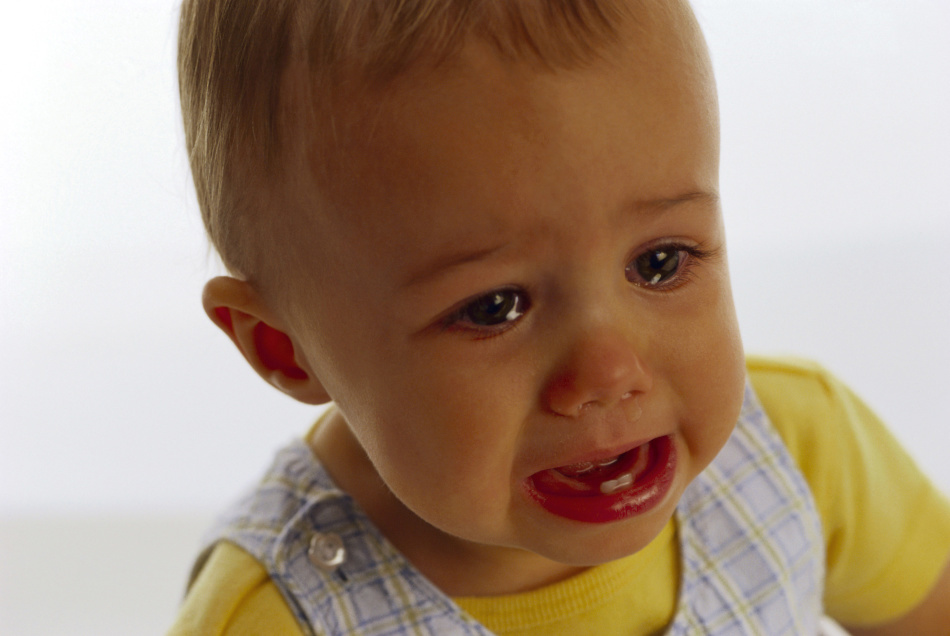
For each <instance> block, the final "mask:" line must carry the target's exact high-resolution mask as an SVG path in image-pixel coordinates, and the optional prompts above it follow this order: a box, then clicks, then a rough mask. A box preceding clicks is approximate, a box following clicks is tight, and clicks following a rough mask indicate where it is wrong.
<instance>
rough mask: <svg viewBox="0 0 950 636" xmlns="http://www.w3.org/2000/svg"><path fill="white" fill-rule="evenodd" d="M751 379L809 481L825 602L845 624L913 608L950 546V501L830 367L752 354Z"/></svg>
mask: <svg viewBox="0 0 950 636" xmlns="http://www.w3.org/2000/svg"><path fill="white" fill-rule="evenodd" d="M747 369H748V375H749V380H750V382H751V384H752V387H753V388H754V390H755V392H756V394H757V396H758V398H759V401H760V402H761V403H762V407H763V409H764V411H765V412H766V414H767V415H768V417H769V420H770V421H771V422H772V425H773V426H774V427H775V429H776V430H777V432H778V434H779V436H780V437H781V438H782V440H783V442H784V443H785V445H786V446H787V447H788V450H789V453H790V454H791V456H792V457H793V458H794V459H795V461H796V463H797V465H798V467H799V469H800V470H801V472H802V474H803V475H804V477H805V480H806V481H807V482H808V486H809V488H810V489H811V491H812V494H813V495H814V498H815V502H816V505H817V507H818V512H819V515H820V517H821V522H822V531H823V534H824V538H825V545H826V560H827V574H826V581H825V603H826V607H827V609H828V612H829V613H830V614H831V615H833V616H835V618H838V619H839V620H842V622H847V623H854V624H862V623H865V624H866V623H875V622H883V621H886V620H892V619H894V618H896V617H898V616H900V615H902V614H903V613H904V612H906V611H907V610H908V609H909V608H911V607H913V606H914V605H915V604H916V603H917V602H919V600H920V599H921V598H923V596H924V595H925V594H926V592H927V590H928V586H930V585H931V584H932V583H933V581H934V580H935V579H936V577H937V576H938V575H939V573H940V568H941V565H942V564H943V562H944V560H945V558H946V554H947V550H948V548H950V507H948V503H947V500H946V499H945V498H944V497H943V496H942V494H941V493H940V491H939V490H938V489H936V488H935V487H934V486H933V484H932V483H931V482H930V481H929V480H928V479H927V477H926V475H924V474H923V473H922V472H921V471H920V470H919V468H918V467H917V465H916V463H915V462H914V460H913V458H912V457H910V455H908V453H907V452H906V451H905V450H904V449H903V448H902V446H901V445H900V443H898V441H897V440H896V439H895V438H894V437H893V435H892V434H891V433H890V431H889V430H888V429H887V427H886V426H885V425H884V423H883V422H881V420H880V419H879V418H878V417H877V415H876V414H875V413H874V412H873V410H872V409H871V408H869V407H868V406H867V404H866V403H865V402H864V401H863V400H862V399H861V398H860V397H858V396H857V395H856V394H855V393H854V392H853V391H851V389H850V388H848V387H847V385H845V384H844V383H843V382H842V381H841V380H839V379H838V378H836V377H835V376H834V375H833V374H831V373H830V372H829V371H828V370H827V369H825V368H823V367H822V366H821V365H819V364H817V363H815V362H811V361H808V360H801V359H794V358H781V359H778V358H764V357H749V358H748V360H747Z"/></svg>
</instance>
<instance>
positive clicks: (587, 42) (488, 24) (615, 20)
mask: <svg viewBox="0 0 950 636" xmlns="http://www.w3.org/2000/svg"><path fill="white" fill-rule="evenodd" d="M623 4H624V3H623V2H622V0H311V1H310V2H305V1H303V0H258V1H256V2H255V1H252V0H184V2H183V4H182V10H181V21H180V25H179V48H178V72H179V89H180V93H181V106H182V114H183V119H184V126H185V140H186V145H187V149H188V155H189V159H190V163H191V169H192V175H193V177H194V182H195V188H196V191H197V195H198V203H199V206H200V208H201V214H202V218H203V221H204V224H205V229H206V230H207V233H208V236H209V237H210V240H211V242H212V244H213V245H214V246H215V248H216V249H217V251H218V253H219V254H220V255H221V258H222V260H223V261H224V263H225V265H226V266H227V267H228V269H229V270H231V271H232V272H234V273H239V274H242V275H245V276H247V277H249V278H250V277H254V276H256V275H261V272H259V271H257V270H260V269H261V268H262V267H266V266H267V259H266V258H265V257H266V256H267V253H268V252H270V251H272V250H273V249H274V248H276V247H278V246H276V245H267V244H266V235H267V232H266V231H264V230H263V229H262V228H263V227H264V226H262V225H261V224H260V219H259V217H260V216H261V215H260V214H259V213H257V210H256V209H255V208H257V207H258V204H259V201H256V200H255V195H254V194H253V193H252V192H251V191H250V190H251V188H249V187H248V186H249V184H252V183H255V182H257V183H260V182H267V181H269V180H272V179H274V178H276V177H277V175H278V172H279V170H280V167H281V166H280V161H279V160H280V157H281V152H282V144H283V141H284V140H283V137H286V130H285V126H286V125H287V124H288V122H287V119H288V117H287V104H286V102H287V101H288V100H287V99H286V95H285V94H284V93H285V92H286V91H285V87H286V82H285V81H284V80H285V74H286V71H287V69H288V67H289V66H290V64H291V62H292V60H296V59H303V60H304V61H305V64H306V67H307V69H308V71H309V74H310V77H311V78H313V79H312V81H311V84H314V83H318V84H320V85H321V86H333V85H337V84H339V83H341V82H344V81H354V80H356V81H359V82H364V83H369V84H373V83H377V84H378V83H381V82H383V83H384V82H387V81H389V80H391V79H393V78H395V77H397V76H398V75H400V74H401V73H403V72H404V71H406V70H407V69H409V68H410V67H413V66H417V65H419V64H421V63H429V64H432V65H437V64H438V63H440V62H441V61H443V60H445V59H447V58H448V57H450V56H451V54H452V53H453V52H454V51H456V50H457V49H458V48H459V47H460V46H461V45H462V43H463V42H464V40H465V39H466V38H467V37H477V38H480V39H482V40H484V41H487V42H489V43H491V44H492V45H493V46H494V47H495V48H496V49H497V51H498V52H499V53H500V54H501V55H503V56H508V57H512V58H518V59H528V60H531V61H533V62H536V63H540V64H541V65H542V66H547V67H549V68H560V67H567V66H571V65H575V64H578V63H583V62H585V61H588V60H591V59H593V58H595V57H596V56H597V53H598V51H600V50H602V49H603V48H604V46H605V44H606V43H608V42H610V41H613V40H614V39H615V38H616V33H617V26H618V25H619V23H620V22H621V18H622V16H623V14H624V11H623ZM311 92H312V93H315V94H316V95H317V98H319V93H320V88H319V87H317V88H316V89H315V90H314V89H312V90H311ZM268 222H269V221H268ZM262 241H263V244H262Z"/></svg>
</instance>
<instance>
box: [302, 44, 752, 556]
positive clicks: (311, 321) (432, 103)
mask: <svg viewBox="0 0 950 636" xmlns="http://www.w3.org/2000/svg"><path fill="white" fill-rule="evenodd" d="M687 39H688V38H687ZM657 40H658V41H653V42H643V43H642V44H641V45H640V49H639V50H634V49H631V50H627V51H620V52H617V51H615V52H613V53H611V54H610V58H611V63H603V62H599V63H597V64H595V65H594V66H592V67H589V68H584V69H582V70H576V71H570V72H568V71H558V72H539V71H537V70H536V69H531V68H529V67H527V66H512V65H511V63H505V62H503V61H501V60H499V59H498V58H497V57H496V56H495V54H494V53H493V52H492V51H491V50H489V49H488V48H487V47H485V46H483V45H480V44H477V43H472V44H469V45H468V46H467V47H466V48H465V49H464V51H463V52H462V55H461V58H460V60H459V61H458V64H457V65H455V66H453V67H452V69H451V70H446V71H445V72H444V74H443V75H437V74H427V75H425V76H424V77H419V78H415V79H411V80H410V79H407V80H404V81H400V83H399V84H398V85H397V86H396V87H395V88H394V89H393V90H392V91H390V92H388V93H387V94H386V95H385V96H382V97H379V103H380V104H381V105H380V108H379V112H378V113H374V115H373V116H372V117H366V118H364V119H362V120H356V119H351V120H349V124H347V123H346V122H344V123H342V124H341V128H340V130H341V131H343V133H342V134H344V135H345V134H350V133H353V134H354V137H353V139H352V140H351V141H352V145H351V147H350V149H349V151H347V152H346V154H345V156H341V157H340V158H341V165H344V166H346V170H345V171H341V172H340V173H339V174H338V175H336V177H335V178H331V179H330V183H329V184H324V187H323V188H322V189H321V190H320V192H321V193H320V195H319V196H318V195H316V194H315V193H316V192H317V190H318V188H316V186H313V187H312V188H308V187H305V186H300V190H299V191H298V192H296V193H294V195H295V197H296V200H297V201H298V202H305V201H306V202H308V203H307V205H314V206H317V207H320V208H321V212H320V213H319V214H314V215H313V218H312V219H309V220H308V221H307V224H305V226H304V227H302V228H301V229H300V231H299V233H298V235H299V237H300V240H301V241H302V242H303V243H302V245H304V249H301V250H300V252H301V254H303V257H302V259H303V260H302V262H303V263H304V264H305V265H304V270H305V271H300V272H298V273H297V274H296V275H295V276H296V278H295V280H296V285H297V288H296V290H295V291H296V293H297V294H298V298H299V305H300V307H301V309H302V311H301V312H299V317H298V319H296V321H295V322H294V326H293V334H292V335H293V337H294V339H295V342H296V344H297V346H298V352H297V354H298V356H303V357H305V358H306V360H307V363H308V365H309V366H310V367H311V368H312V369H313V371H314V373H315V374H316V375H317V376H318V377H319V379H320V380H321V381H322V382H323V384H324V386H325V387H326V389H327V390H328V391H329V392H330V394H331V395H332V397H333V398H334V399H335V400H336V402H337V404H338V405H339V407H340V409H341V412H342V414H343V416H344V417H345V422H346V424H347V425H346V426H343V424H342V423H339V424H338V425H337V426H338V429H339V430H336V431H335V432H334V433H333V434H332V435H325V436H323V438H322V439H321V440H318V442H317V444H316V447H317V452H318V454H320V455H321V456H322V457H323V458H324V460H325V461H326V463H327V464H328V466H329V468H330V470H331V472H332V473H333V474H334V477H335V478H336V479H337V480H338V481H339V482H341V484H342V485H344V486H345V487H348V488H350V489H351V490H353V491H355V492H354V494H355V495H356V497H357V499H358V500H361V502H362V503H363V504H364V506H366V507H367V508H368V509H369V512H370V515H371V516H373V517H374V518H375V519H376V520H377V522H378V523H379V524H380V525H381V526H383V528H384V530H386V529H387V528H400V527H422V528H428V530H424V531H422V532H429V533H431V534H432V536H430V537H424V536H422V535H419V536H418V537H417V538H415V539H414V538H412V537H409V538H406V537H403V538H402V541H403V543H404V545H400V546H399V547H403V548H404V549H405V550H406V551H408V552H411V551H412V546H411V545H409V546H407V545H405V544H411V543H412V542H414V541H420V542H421V541H429V540H431V539H432V538H433V537H435V536H436V535H437V536H438V538H439V539H441V540H442V541H443V543H442V544H440V545H446V544H447V545H453V541H454V542H457V547H458V549H459V551H460V552H461V551H463V546H464V550H468V551H469V552H470V551H471V550H472V549H473V546H474V547H478V548H481V549H486V550H494V549H498V548H506V549H507V548H516V549H520V550H526V551H530V552H532V553H534V554H537V555H541V556H542V557H543V558H545V559H550V560H552V561H557V562H560V563H571V564H593V563H598V562H603V561H606V560H609V559H613V558H617V557H619V556H622V555H626V554H630V553H632V552H634V551H637V550H639V549H640V548H642V547H644V546H645V545H646V544H647V543H648V542H649V541H650V540H651V539H652V538H653V537H654V536H655V535H656V534H657V533H658V532H659V531H660V529H662V527H663V526H664V525H665V524H666V522H667V521H668V520H669V518H670V516H671V515H672V513H673V511H674V508H675V506H676V503H677V500H678V499H679V497H680V494H681V493H682V492H683V489H684V488H685V487H686V486H687V484H688V483H689V482H690V481H691V480H692V479H693V478H694V477H696V475H697V474H698V473H699V472H700V471H701V470H702V469H703V468H704V467H705V466H706V465H707V464H708V463H709V462H710V461H711V460H712V458H713V457H714V456H715V455H716V453H717V452H718V451H719V450H720V448H721V447H722V445H723V444H724V443H725V441H726V439H727V437H728V436H729V434H730V432H731V430H732V428H733V425H734V422H735V420H736V418H737V415H738V412H739V408H740V405H741V399H742V386H743V379H744V367H743V358H742V348H741V344H740V340H739V333H738V329H737V324H736V318H735V313H734V309H733V302H732V297H731V292H730V286H729V277H728V273H727V266H726V254H725V247H726V246H725V239H724V236H723V226H722V220H721V214H720V207H719V200H718V197H717V192H718V129H717V120H716V103H715V91H714V88H713V86H712V83H711V78H710V75H709V72H708V69H707V68H706V67H705V63H704V59H705V58H704V57H703V56H702V55H697V54H695V51H693V52H692V53H690V52H688V51H684V50H680V49H679V48H677V47H680V46H683V45H682V44H678V43H677V41H676V38H674V37H671V36H668V35H667V36H662V37H659V36H658V38H657ZM692 46H694V47H701V44H699V43H698V42H695V41H694V42H693V43H692ZM697 50H698V49H697ZM364 106H365V105H359V104H357V105H354V108H355V110H359V109H361V108H363V107H364ZM343 118H344V119H345V118H346V115H344V116H343ZM346 131H349V132H346ZM354 131H355V132H354ZM341 422H342V420H341ZM331 426H332V424H331ZM344 457H345V458H347V459H346V461H342V460H341V459H340V458H344ZM376 474H378V475H379V477H381V481H379V480H374V479H373V478H371V477H369V475H376ZM374 484H384V485H385V489H387V492H389V493H391V494H392V495H394V496H395V499H392V500H391V501H390V503H389V504H385V505H384V504H383V503H380V502H381V501H383V500H384V499H385V497H382V498H380V497H378V496H377V495H379V493H378V492H377V493H375V494H373V489H374V488H377V486H374ZM393 502H395V503H393ZM420 519H421V520H422V521H424V522H426V523H425V524H419V523H418V521H419V520H420ZM449 552H451V550H449Z"/></svg>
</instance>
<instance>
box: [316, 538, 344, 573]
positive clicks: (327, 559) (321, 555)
mask: <svg viewBox="0 0 950 636" xmlns="http://www.w3.org/2000/svg"><path fill="white" fill-rule="evenodd" d="M307 557H309V559H310V562H311V563H313V564H314V565H315V566H317V567H318V568H320V569H321V570H326V571H327V572H333V571H334V570H336V569H337V568H338V567H340V566H341V565H343V562H344V561H346V548H345V547H344V546H343V539H341V538H340V536H339V535H337V534H333V533H332V532H328V533H327V534H322V533H319V532H318V533H316V534H315V535H313V538H312V539H310V548H309V549H308V550H307Z"/></svg>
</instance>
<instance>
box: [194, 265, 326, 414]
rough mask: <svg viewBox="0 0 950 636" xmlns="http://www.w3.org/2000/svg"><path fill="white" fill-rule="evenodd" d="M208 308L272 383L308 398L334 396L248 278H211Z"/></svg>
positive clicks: (312, 401) (313, 400)
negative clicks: (329, 393)
mask: <svg viewBox="0 0 950 636" xmlns="http://www.w3.org/2000/svg"><path fill="white" fill-rule="evenodd" d="M201 303H202V305H204V310H205V313H206V314H208V317H209V318H211V321H212V322H213V323H214V324H216V325H217V326H218V327H219V328H220V329H221V331H223V332H224V333H225V334H227V336H228V337H229V338H230V339H231V341H232V342H233V343H234V344H235V346H236V347H237V348H238V350H239V351H240V352H241V354H242V355H243V356H244V358H245V359H246V360H247V362H248V364H250V365H251V367H253V369H254V370H255V371H257V373H258V374H259V375H260V376H261V377H262V378H264V379H265V380H266V381H267V382H268V383H269V384H271V385H272V386H274V387H276V388H277V389H278V390H280V391H283V392H284V393H286V394H287V395H289V396H291V397H292V398H294V399H296V400H299V401H301V402H304V403H305V404H324V403H326V402H329V401H330V396H329V395H328V394H327V392H326V390H325V389H324V388H323V385H322V384H321V383H320V381H319V380H318V379H317V377H316V375H314V373H313V372H312V370H311V369H310V368H309V365H308V364H307V361H306V360H305V359H304V358H303V356H301V355H298V352H299V350H300V348H299V346H297V345H295V343H294V340H293V338H292V337H291V336H290V335H289V334H288V332H287V330H286V328H284V327H283V326H282V325H281V323H280V322H279V320H278V319H277V318H276V316H274V315H273V313H272V312H271V311H270V310H269V309H268V308H267V307H266V306H265V304H264V303H263V301H262V300H261V298H260V296H259V295H258V294H257V292H256V291H255V290H254V288H253V287H252V286H251V285H250V284H249V283H248V282H246V281H243V280H238V279H236V278H231V277H230V276H218V277H215V278H212V279H211V280H209V281H208V282H207V284H205V288H204V293H203V294H202V295H201Z"/></svg>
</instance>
